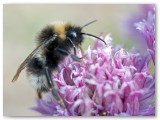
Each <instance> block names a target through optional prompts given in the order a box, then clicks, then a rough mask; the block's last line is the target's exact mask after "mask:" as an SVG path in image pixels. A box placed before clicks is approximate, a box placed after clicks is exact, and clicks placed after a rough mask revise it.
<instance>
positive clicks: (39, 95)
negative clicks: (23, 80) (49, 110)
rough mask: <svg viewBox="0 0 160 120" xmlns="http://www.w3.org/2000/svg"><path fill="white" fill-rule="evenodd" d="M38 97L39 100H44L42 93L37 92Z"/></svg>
mask: <svg viewBox="0 0 160 120" xmlns="http://www.w3.org/2000/svg"><path fill="white" fill-rule="evenodd" d="M37 96H38V98H39V99H42V93H41V92H39V91H38V90H37Z"/></svg>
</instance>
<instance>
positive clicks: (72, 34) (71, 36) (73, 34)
mask: <svg viewBox="0 0 160 120" xmlns="http://www.w3.org/2000/svg"><path fill="white" fill-rule="evenodd" d="M69 37H70V38H71V39H72V38H76V37H77V33H76V32H75V31H70V32H69Z"/></svg>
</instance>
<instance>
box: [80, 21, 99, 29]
mask: <svg viewBox="0 0 160 120" xmlns="http://www.w3.org/2000/svg"><path fill="white" fill-rule="evenodd" d="M96 21H97V20H93V21H91V22H89V23H87V24H85V25H83V26H82V27H81V29H82V28H84V27H86V26H88V25H90V24H92V23H94V22H96Z"/></svg>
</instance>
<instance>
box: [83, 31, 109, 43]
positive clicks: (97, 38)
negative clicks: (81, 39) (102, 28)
mask: <svg viewBox="0 0 160 120" xmlns="http://www.w3.org/2000/svg"><path fill="white" fill-rule="evenodd" d="M81 34H83V35H88V36H92V37H94V38H97V39H99V40H101V41H102V42H104V44H105V45H107V43H106V42H105V41H104V40H103V39H101V38H100V37H97V36H95V35H92V34H89V33H81Z"/></svg>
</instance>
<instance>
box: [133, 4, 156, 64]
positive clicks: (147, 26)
mask: <svg viewBox="0 0 160 120" xmlns="http://www.w3.org/2000/svg"><path fill="white" fill-rule="evenodd" d="M135 26H136V29H137V30H139V31H140V32H141V34H142V35H143V38H144V40H145V42H146V44H147V47H148V51H149V53H150V54H151V56H152V60H153V63H154V64H155V31H156V30H155V29H156V28H155V7H153V10H152V11H149V12H148V16H147V18H146V19H143V20H142V21H141V22H137V23H135Z"/></svg>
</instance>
